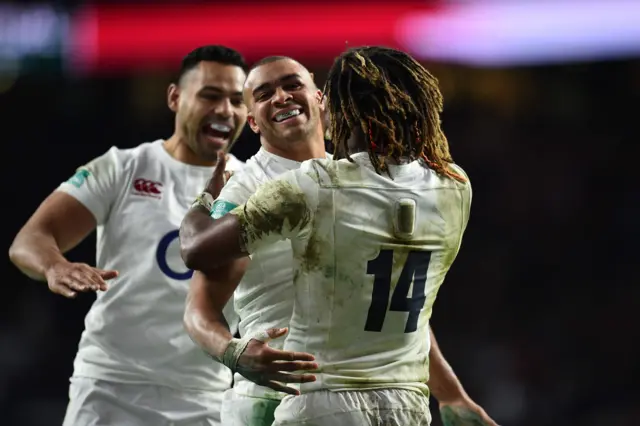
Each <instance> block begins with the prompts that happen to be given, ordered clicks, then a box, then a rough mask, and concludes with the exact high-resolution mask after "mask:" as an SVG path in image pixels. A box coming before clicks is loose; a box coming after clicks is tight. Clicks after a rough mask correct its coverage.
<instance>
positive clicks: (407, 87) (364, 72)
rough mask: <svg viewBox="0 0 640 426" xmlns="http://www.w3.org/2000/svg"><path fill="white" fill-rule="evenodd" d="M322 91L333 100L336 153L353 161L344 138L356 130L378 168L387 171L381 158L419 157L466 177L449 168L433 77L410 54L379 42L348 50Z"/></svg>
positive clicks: (455, 175) (439, 100) (435, 167)
mask: <svg viewBox="0 0 640 426" xmlns="http://www.w3.org/2000/svg"><path fill="white" fill-rule="evenodd" d="M374 61H375V63H374ZM325 94H327V96H328V97H329V99H330V100H335V102H331V101H330V102H329V105H330V108H331V109H330V111H329V113H330V117H331V118H330V120H331V121H330V122H331V124H330V128H331V129H332V130H333V142H334V144H335V151H336V152H335V154H336V156H338V157H346V158H347V159H349V161H352V160H351V157H350V156H349V152H348V146H347V141H348V139H349V137H350V136H351V133H352V131H353V129H360V131H362V132H363V134H365V135H367V137H368V139H369V143H368V144H366V148H367V152H368V153H369V158H370V159H371V163H372V164H373V166H374V168H375V170H376V171H377V172H378V173H381V172H382V171H386V172H388V168H387V166H386V163H385V160H386V159H393V160H395V161H396V162H397V161H398V160H399V159H400V158H410V159H418V158H422V159H423V160H424V161H425V162H426V163H427V164H428V165H429V167H431V168H432V169H433V170H435V171H436V172H438V173H440V174H442V175H446V176H449V177H452V178H454V179H457V180H459V181H461V182H465V181H466V179H465V178H464V177H463V176H462V175H460V174H459V173H456V172H454V171H452V170H451V169H450V168H449V164H450V163H452V162H453V160H452V159H451V154H449V144H448V142H447V138H446V137H445V135H444V133H443V132H442V129H441V128H440V113H441V112H442V94H441V93H440V89H439V87H438V80H437V79H436V78H435V77H434V76H433V75H431V73H429V71H427V69H426V68H424V67H423V66H422V65H420V64H419V63H418V62H416V60H415V59H413V58H412V57H411V56H409V55H407V54H406V53H404V52H401V51H398V50H394V49H389V48H384V47H364V48H357V49H352V50H349V51H347V52H346V53H344V54H343V55H342V56H341V57H340V58H338V60H337V61H336V64H335V65H334V66H333V68H332V69H331V72H330V73H329V76H328V78H327V84H326V86H325ZM375 141H378V143H376V142H375Z"/></svg>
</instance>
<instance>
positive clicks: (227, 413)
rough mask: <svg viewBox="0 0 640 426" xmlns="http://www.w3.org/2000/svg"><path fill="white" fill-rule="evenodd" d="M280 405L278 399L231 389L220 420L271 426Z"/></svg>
mask: <svg viewBox="0 0 640 426" xmlns="http://www.w3.org/2000/svg"><path fill="white" fill-rule="evenodd" d="M278 405H280V400H278V399H268V398H260V397H257V396H246V395H239V394H237V393H236V392H235V390H234V389H229V390H227V391H226V392H225V393H224V397H223V399H222V409H221V410H220V420H221V421H222V424H223V425H224V426H262V425H266V426H270V425H271V424H272V423H273V415H274V412H275V411H276V408H277V407H278ZM334 426H335V425H334Z"/></svg>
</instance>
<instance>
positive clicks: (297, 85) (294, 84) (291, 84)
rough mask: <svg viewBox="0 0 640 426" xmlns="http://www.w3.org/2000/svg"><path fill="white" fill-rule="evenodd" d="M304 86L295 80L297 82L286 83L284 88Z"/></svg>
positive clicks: (294, 88)
mask: <svg viewBox="0 0 640 426" xmlns="http://www.w3.org/2000/svg"><path fill="white" fill-rule="evenodd" d="M301 87H302V84H301V83H298V82H295V83H288V84H285V85H284V88H285V89H286V90H298V89H300V88H301Z"/></svg>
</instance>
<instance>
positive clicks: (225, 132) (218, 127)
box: [202, 123, 233, 141]
mask: <svg viewBox="0 0 640 426" xmlns="http://www.w3.org/2000/svg"><path fill="white" fill-rule="evenodd" d="M232 130H233V129H232V128H231V127H229V126H227V125H226V124H221V123H208V124H207V125H205V126H204V127H203V128H202V133H203V134H204V135H205V136H207V137H208V138H211V139H215V140H222V141H225V140H227V139H229V138H230V137H231V131H232Z"/></svg>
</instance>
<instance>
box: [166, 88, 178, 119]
mask: <svg viewBox="0 0 640 426" xmlns="http://www.w3.org/2000/svg"><path fill="white" fill-rule="evenodd" d="M179 101H180V88H179V87H178V85H177V84H175V83H171V84H170V85H169V87H168V88H167V105H168V106H169V109H170V110H171V111H173V112H178V103H179Z"/></svg>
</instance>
